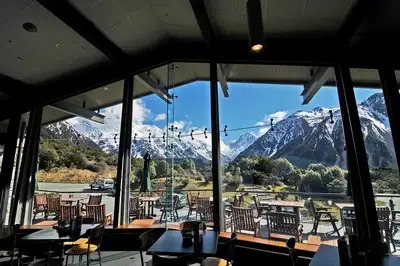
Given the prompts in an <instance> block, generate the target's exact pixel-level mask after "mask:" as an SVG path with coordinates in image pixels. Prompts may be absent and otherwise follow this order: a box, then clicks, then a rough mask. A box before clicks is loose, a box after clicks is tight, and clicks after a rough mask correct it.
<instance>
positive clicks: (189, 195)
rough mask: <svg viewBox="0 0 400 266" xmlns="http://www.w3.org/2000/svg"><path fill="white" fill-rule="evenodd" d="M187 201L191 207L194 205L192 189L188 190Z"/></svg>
mask: <svg viewBox="0 0 400 266" xmlns="http://www.w3.org/2000/svg"><path fill="white" fill-rule="evenodd" d="M186 201H187V204H188V206H189V207H191V206H192V205H193V202H192V193H190V191H187V192H186Z"/></svg>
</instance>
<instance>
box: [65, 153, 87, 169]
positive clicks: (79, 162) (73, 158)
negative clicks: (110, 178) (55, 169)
mask: <svg viewBox="0 0 400 266" xmlns="http://www.w3.org/2000/svg"><path fill="white" fill-rule="evenodd" d="M68 157H69V167H71V165H75V166H76V168H79V169H86V168H87V166H88V160H87V159H86V157H85V156H84V155H83V154H82V153H76V152H73V153H70V154H69V156H68Z"/></svg>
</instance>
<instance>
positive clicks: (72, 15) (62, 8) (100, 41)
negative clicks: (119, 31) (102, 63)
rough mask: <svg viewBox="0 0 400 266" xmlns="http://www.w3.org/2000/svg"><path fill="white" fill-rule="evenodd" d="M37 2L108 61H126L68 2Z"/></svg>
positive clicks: (122, 53) (49, 0)
mask: <svg viewBox="0 0 400 266" xmlns="http://www.w3.org/2000/svg"><path fill="white" fill-rule="evenodd" d="M38 2H39V3H40V4H41V5H42V6H43V7H45V8H46V9H47V10H49V11H50V12H51V13H53V14H54V15H55V16H56V17H57V18H59V19H60V20H61V21H62V22H64V23H65V24H67V25H68V27H70V28H71V29H73V30H74V31H75V32H76V33H78V34H79V35H80V36H82V37H83V38H84V39H86V40H87V41H88V42H89V43H91V44H92V45H93V46H94V47H96V48H97V49H99V50H100V51H101V52H102V53H103V54H104V55H106V56H107V57H108V58H109V59H112V60H124V59H126V54H125V52H124V51H123V50H121V49H120V48H119V47H118V46H117V45H115V44H114V43H113V42H112V41H111V40H109V39H108V38H107V37H106V36H105V35H104V34H103V33H102V32H101V31H100V30H99V29H98V28H97V27H96V26H95V25H94V23H93V22H92V21H90V20H89V19H87V18H86V17H85V16H84V15H82V14H81V13H80V12H79V11H78V10H77V9H76V8H75V7H74V6H73V5H72V4H71V3H69V2H68V0H38Z"/></svg>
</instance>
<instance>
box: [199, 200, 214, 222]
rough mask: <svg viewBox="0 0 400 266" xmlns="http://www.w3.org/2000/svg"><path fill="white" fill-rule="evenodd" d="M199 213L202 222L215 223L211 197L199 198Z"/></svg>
mask: <svg viewBox="0 0 400 266" xmlns="http://www.w3.org/2000/svg"><path fill="white" fill-rule="evenodd" d="M196 203H197V212H198V213H199V216H200V220H202V221H205V222H213V221H214V219H213V211H212V206H211V202H210V197H197V199H196Z"/></svg>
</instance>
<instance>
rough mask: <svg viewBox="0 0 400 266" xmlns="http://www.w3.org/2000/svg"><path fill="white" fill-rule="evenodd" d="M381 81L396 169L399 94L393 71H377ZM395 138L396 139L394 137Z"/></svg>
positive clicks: (399, 153)
mask: <svg viewBox="0 0 400 266" xmlns="http://www.w3.org/2000/svg"><path fill="white" fill-rule="evenodd" d="M378 72H379V77H380V79H381V84H382V90H383V96H384V98H385V104H386V109H387V114H388V117H389V123H390V129H391V130H392V138H393V146H394V150H395V152H396V159H397V167H400V137H399V136H400V94H399V86H398V85H397V80H396V74H395V72H394V70H393V69H388V68H381V69H379V70H378ZM395 136H396V137H395Z"/></svg>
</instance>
